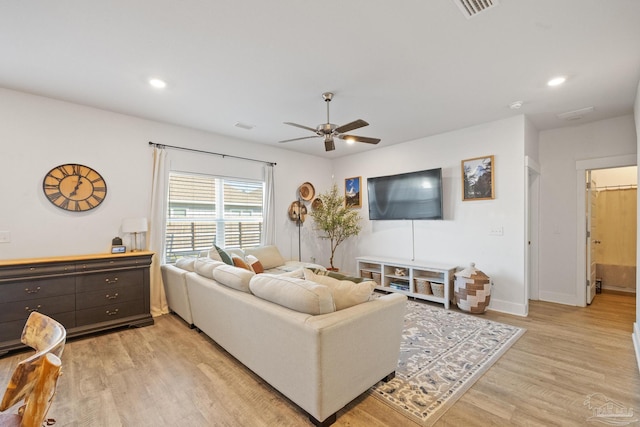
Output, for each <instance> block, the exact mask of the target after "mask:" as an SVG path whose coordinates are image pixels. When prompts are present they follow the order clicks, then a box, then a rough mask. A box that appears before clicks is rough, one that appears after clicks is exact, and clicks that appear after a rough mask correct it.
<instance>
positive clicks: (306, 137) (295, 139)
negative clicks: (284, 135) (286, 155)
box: [278, 135, 318, 143]
mask: <svg viewBox="0 0 640 427" xmlns="http://www.w3.org/2000/svg"><path fill="white" fill-rule="evenodd" d="M317 137H318V135H313V136H303V137H302V138H293V139H285V140H284V141H278V142H280V143H283V142H291V141H300V140H301V139H311V138H317Z"/></svg>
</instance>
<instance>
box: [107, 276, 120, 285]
mask: <svg viewBox="0 0 640 427" xmlns="http://www.w3.org/2000/svg"><path fill="white" fill-rule="evenodd" d="M104 281H105V282H107V283H108V284H110V285H113V284H114V283H118V278H117V277H116V278H114V279H113V280H111V279H104Z"/></svg>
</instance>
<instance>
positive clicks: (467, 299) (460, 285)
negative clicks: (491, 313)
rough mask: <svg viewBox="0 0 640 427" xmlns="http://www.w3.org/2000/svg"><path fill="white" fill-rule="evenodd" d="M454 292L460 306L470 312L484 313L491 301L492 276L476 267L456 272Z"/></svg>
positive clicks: (473, 265)
mask: <svg viewBox="0 0 640 427" xmlns="http://www.w3.org/2000/svg"><path fill="white" fill-rule="evenodd" d="M455 276H456V280H455V285H454V293H455V297H456V303H457V305H458V308H460V309H461V310H463V311H468V312H470V313H484V312H485V311H486V310H487V307H488V306H489V302H491V278H490V277H489V276H487V275H486V274H484V273H483V272H482V271H480V270H478V269H477V268H475V264H474V263H471V266H470V267H469V268H466V269H464V270H462V271H459V272H457V273H456V274H455Z"/></svg>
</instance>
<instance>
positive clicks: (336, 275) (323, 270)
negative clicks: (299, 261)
mask: <svg viewBox="0 0 640 427" xmlns="http://www.w3.org/2000/svg"><path fill="white" fill-rule="evenodd" d="M306 268H308V269H309V270H311V271H313V272H314V273H315V274H317V275H319V276H329V277H333V278H334V279H338V280H349V281H350V282H353V283H360V282H364V281H365V279H363V278H362V277H355V276H348V275H346V274H342V273H339V272H337V271H331V270H327V269H326V268H313V267H306Z"/></svg>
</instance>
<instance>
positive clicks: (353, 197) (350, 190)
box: [344, 176, 362, 208]
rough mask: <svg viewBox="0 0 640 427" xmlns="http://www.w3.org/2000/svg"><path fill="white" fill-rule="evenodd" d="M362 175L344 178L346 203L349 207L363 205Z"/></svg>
mask: <svg viewBox="0 0 640 427" xmlns="http://www.w3.org/2000/svg"><path fill="white" fill-rule="evenodd" d="M361 184H362V177H361V176H356V177H353V178H347V179H345V180H344V203H345V205H346V206H347V207H348V208H361V207H362V193H361V189H362V185H361Z"/></svg>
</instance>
